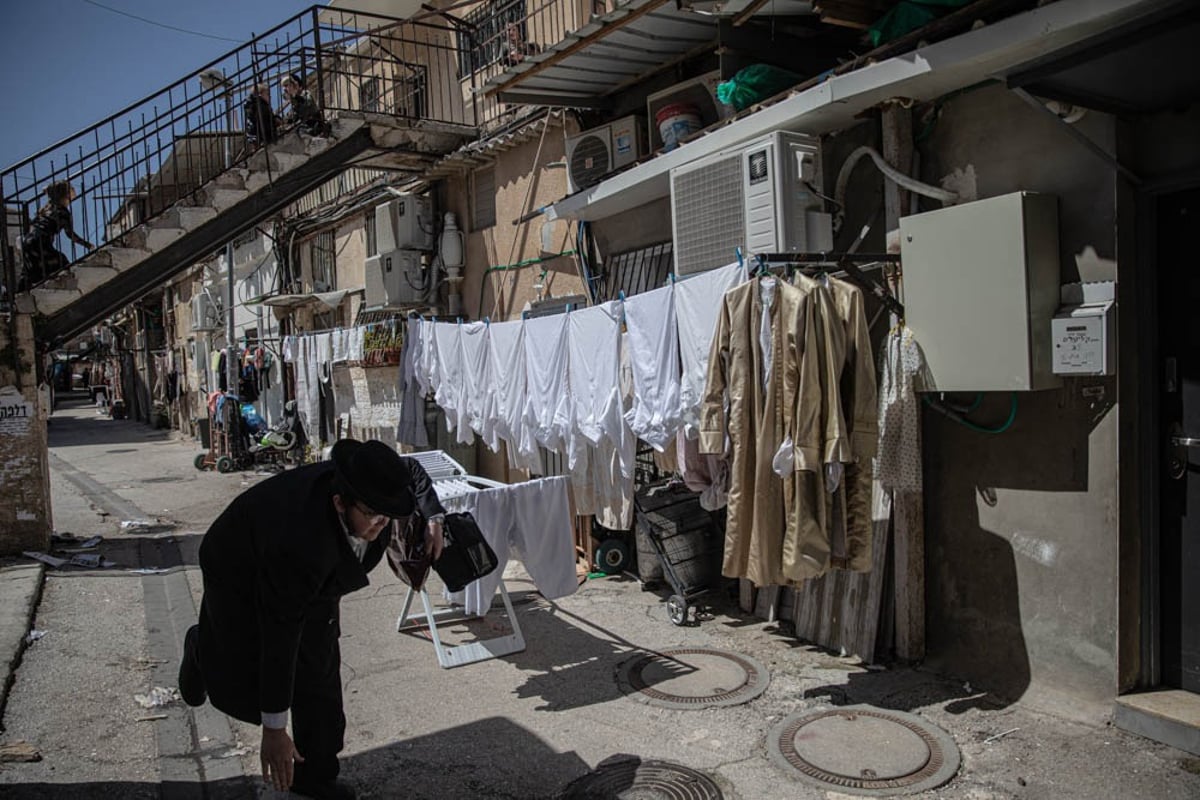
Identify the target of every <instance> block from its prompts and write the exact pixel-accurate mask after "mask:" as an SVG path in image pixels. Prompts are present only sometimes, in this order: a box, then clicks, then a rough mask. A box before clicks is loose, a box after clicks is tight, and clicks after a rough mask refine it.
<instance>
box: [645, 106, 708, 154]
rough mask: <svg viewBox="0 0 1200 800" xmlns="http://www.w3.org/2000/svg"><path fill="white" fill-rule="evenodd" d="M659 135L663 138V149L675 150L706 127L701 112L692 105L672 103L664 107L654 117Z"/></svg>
mask: <svg viewBox="0 0 1200 800" xmlns="http://www.w3.org/2000/svg"><path fill="white" fill-rule="evenodd" d="M654 121H655V122H656V123H657V124H658V133H659V135H660V136H662V140H663V149H664V150H674V149H675V148H676V147H678V146H679V142H680V140H681V139H684V138H686V137H687V136H689V135H691V134H693V133H695V132H696V131H698V130H700V129H701V128H702V127H704V123H703V122H701V120H700V110H699V109H698V108H696V107H695V106H694V105H692V104H691V103H671V104H670V105H666V106H663V107H662V108H660V109H659V110H658V113H657V114H655V115H654Z"/></svg>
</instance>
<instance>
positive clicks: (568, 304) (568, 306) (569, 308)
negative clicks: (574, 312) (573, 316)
mask: <svg viewBox="0 0 1200 800" xmlns="http://www.w3.org/2000/svg"><path fill="white" fill-rule="evenodd" d="M567 313H568V314H570V313H571V304H570V303H567Z"/></svg>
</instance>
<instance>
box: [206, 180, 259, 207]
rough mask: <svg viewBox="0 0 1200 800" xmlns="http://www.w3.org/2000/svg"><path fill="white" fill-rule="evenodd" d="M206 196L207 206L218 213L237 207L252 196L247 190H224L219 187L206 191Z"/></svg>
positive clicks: (209, 188) (212, 187) (211, 187)
mask: <svg viewBox="0 0 1200 800" xmlns="http://www.w3.org/2000/svg"><path fill="white" fill-rule="evenodd" d="M204 194H205V198H206V201H207V202H206V205H209V206H211V207H212V208H214V209H216V210H217V212H218V213H219V212H221V211H225V210H227V209H229V208H231V207H233V206H234V205H237V204H238V203H240V202H241V201H243V200H245V199H246V198H247V197H249V196H250V192H248V191H246V190H245V189H223V188H221V187H219V186H210V187H208V188H206V189H204Z"/></svg>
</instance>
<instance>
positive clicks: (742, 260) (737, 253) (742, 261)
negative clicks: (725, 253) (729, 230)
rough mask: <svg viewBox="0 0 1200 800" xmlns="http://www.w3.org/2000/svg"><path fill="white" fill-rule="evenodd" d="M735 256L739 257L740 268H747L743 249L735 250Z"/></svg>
mask: <svg viewBox="0 0 1200 800" xmlns="http://www.w3.org/2000/svg"><path fill="white" fill-rule="evenodd" d="M733 254H734V255H735V256H737V260H738V266H739V267H744V266H746V257H745V256H743V255H742V248H740V247H735V248H733Z"/></svg>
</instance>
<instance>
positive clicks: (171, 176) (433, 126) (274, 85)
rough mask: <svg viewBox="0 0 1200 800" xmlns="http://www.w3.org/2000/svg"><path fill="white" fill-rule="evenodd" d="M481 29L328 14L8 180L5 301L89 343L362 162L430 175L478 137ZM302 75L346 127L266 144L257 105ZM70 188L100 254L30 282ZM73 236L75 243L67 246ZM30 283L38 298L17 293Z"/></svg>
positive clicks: (72, 141)
mask: <svg viewBox="0 0 1200 800" xmlns="http://www.w3.org/2000/svg"><path fill="white" fill-rule="evenodd" d="M470 37H471V33H470V32H469V31H463V30H456V29H453V28H450V27H448V26H447V23H445V22H444V20H440V19H439V18H436V17H434V18H431V20H430V21H428V22H425V21H412V20H401V19H395V18H390V17H384V16H380V15H376V14H365V13H361V12H351V11H334V10H331V9H328V8H324V7H320V6H314V7H313V8H310V9H308V10H307V11H305V12H302V13H300V14H298V15H296V16H295V17H293V18H291V19H289V20H288V21H286V22H284V23H283V24H281V25H280V26H278V27H277V28H275V29H273V30H272V31H270V32H268V33H266V34H264V35H262V36H258V37H256V38H254V39H253V40H252V41H250V42H249V43H247V44H246V45H243V46H241V47H239V48H237V49H235V50H233V51H231V52H229V53H227V54H226V55H224V56H222V57H221V58H219V59H217V60H215V61H214V62H212V63H211V64H208V65H206V66H205V67H203V68H201V69H199V70H197V71H196V72H194V73H192V74H191V75H189V76H186V77H185V78H182V79H180V80H179V81H176V82H175V83H173V84H171V85H170V86H168V87H167V88H165V89H163V90H161V91H160V92H157V93H155V94H154V95H151V96H150V97H148V98H145V99H143V100H141V101H139V102H137V103H134V104H133V105H130V106H128V107H127V108H125V109H123V110H121V111H119V112H117V114H114V115H113V116H111V117H109V118H108V119H105V120H103V121H101V122H99V123H97V124H96V125H93V126H91V127H89V128H88V129H86V130H84V131H82V132H80V133H78V134H76V135H74V136H71V137H69V138H67V139H65V140H63V141H61V142H58V143H57V144H55V145H53V146H51V147H49V148H46V149H45V150H43V151H42V152H40V153H37V154H35V155H33V156H30V157H29V158H27V159H25V160H23V161H21V162H20V163H19V164H16V165H14V166H12V167H10V168H8V169H6V170H4V171H3V172H0V207H2V208H3V209H4V210H5V212H6V213H5V217H4V219H5V236H4V237H3V239H2V240H0V267H3V269H2V271H0V308H3V307H7V308H10V309H13V310H15V311H16V312H18V313H27V314H33V315H35V322H36V329H37V332H38V339H39V340H40V341H42V342H44V343H54V342H56V341H59V340H62V339H65V338H67V337H70V336H73V335H76V334H78V333H80V332H82V331H84V330H86V329H87V328H88V327H89V326H91V325H94V324H95V323H97V322H99V321H100V320H102V319H103V318H104V317H106V316H108V315H110V314H112V313H113V312H115V311H116V310H118V309H120V308H121V307H123V306H125V305H127V304H128V303H130V302H132V301H134V300H136V299H137V298H138V297H140V296H141V295H143V294H145V293H146V292H148V291H150V290H152V289H154V288H155V287H157V286H159V285H161V284H162V283H164V282H165V281H167V280H169V279H170V278H171V277H173V276H174V275H177V274H179V273H180V272H183V271H184V270H187V269H189V268H190V267H192V266H193V265H194V264H196V263H197V262H198V261H201V260H204V259H207V258H208V257H210V256H211V255H212V254H213V253H214V252H216V251H217V250H219V249H220V248H221V247H222V246H223V245H224V244H225V243H226V242H228V241H230V240H232V239H233V238H235V237H237V236H238V235H239V234H241V233H244V232H245V231H247V230H250V229H251V228H253V227H254V226H255V225H257V224H259V223H260V222H262V221H263V220H265V219H267V218H268V217H270V216H271V215H273V214H277V213H279V212H280V211H281V210H282V209H284V208H285V207H286V206H287V205H288V204H289V203H292V202H294V201H296V200H297V199H299V198H301V197H303V196H304V195H305V194H307V193H309V192H311V191H313V190H314V189H316V188H317V187H319V186H320V185H321V184H323V183H324V182H326V181H328V180H329V179H330V178H332V177H334V176H336V175H337V174H338V173H339V172H341V171H342V170H344V169H346V168H347V167H349V166H367V167H375V168H380V169H386V170H390V171H395V172H397V173H399V177H403V175H404V174H405V173H407V174H412V175H415V174H419V173H420V172H422V171H423V170H424V169H426V168H428V166H429V165H430V164H431V163H432V162H433V161H435V160H436V159H437V158H438V157H439V156H440V155H444V154H445V153H447V152H449V151H451V150H453V149H455V148H456V147H458V146H460V145H461V144H463V143H464V142H465V141H469V140H470V139H473V138H475V136H476V135H477V108H476V107H475V104H474V91H473V90H474V87H473V86H472V85H471V83H472V82H473V80H474V78H473V77H467V78H463V79H461V80H460V79H459V77H458V74H459V70H458V66H459V64H460V58H459V47H460V46H465V47H469V46H471V38H470ZM285 75H296V76H298V77H299V78H300V80H301V82H302V83H303V84H304V85H305V86H306V87H307V88H308V90H309V91H310V93H311V94H312V95H313V97H314V99H316V100H317V102H318V104H319V105H320V106H321V107H322V109H323V111H324V113H325V115H326V118H327V119H328V120H329V121H330V122H331V124H332V135H330V136H329V137H310V136H308V135H306V134H303V133H300V132H298V131H296V130H291V131H287V132H285V133H284V135H283V136H282V137H281V138H280V139H279V140H278V141H276V142H274V143H271V144H269V145H266V146H264V147H261V148H257V149H255V148H251V147H248V146H247V145H246V143H245V138H244V134H243V132H242V131H241V130H240V129H239V126H238V121H239V120H240V117H241V114H240V110H239V107H240V104H241V101H242V100H243V99H244V98H245V97H246V96H247V95H248V94H249V93H250V92H251V91H252V90H253V88H254V86H255V85H258V84H267V85H268V86H269V87H270V91H271V95H272V107H273V108H275V109H276V110H277V111H278V110H281V109H282V108H283V106H284V102H283V98H282V95H281V89H280V88H279V83H280V79H281V78H282V77H283V76H285ZM59 181H67V182H69V183H70V184H71V185H72V187H74V189H75V191H76V192H77V197H76V199H75V200H74V201H73V202H72V204H71V206H70V208H71V211H72V216H73V218H74V227H75V231H76V232H77V233H78V234H79V235H80V236H82V237H83V238H85V239H87V240H88V241H90V242H92V243H93V244H95V245H97V246H96V248H95V249H94V250H92V251H90V252H86V253H85V252H82V251H81V249H80V248H76V247H74V246H72V249H69V250H64V252H65V253H66V254H67V256H68V258H69V259H70V262H71V263H70V265H69V266H68V267H67V268H66V269H64V270H62V271H60V272H58V273H57V274H54V275H52V276H49V277H47V278H46V279H45V280H43V281H41V282H40V283H37V284H35V285H32V286H23V285H22V283H21V278H22V273H23V261H22V256H21V254H20V253H19V245H17V243H18V242H19V241H20V240H21V237H22V235H23V234H24V233H25V232H26V231H27V230H28V227H29V225H30V222H31V220H32V218H33V215H34V214H35V213H36V212H37V209H38V208H39V207H41V206H42V205H43V204H44V203H45V202H46V201H45V196H44V193H45V190H46V188H47V187H48V186H49V185H50V184H52V183H55V182H59ZM60 238H61V239H65V237H60ZM18 287H19V288H20V289H21V290H22V291H20V292H17V291H16V290H17V289H18Z"/></svg>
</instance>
